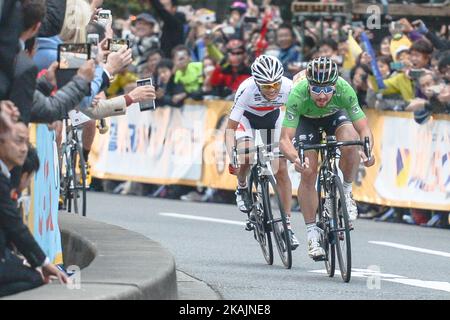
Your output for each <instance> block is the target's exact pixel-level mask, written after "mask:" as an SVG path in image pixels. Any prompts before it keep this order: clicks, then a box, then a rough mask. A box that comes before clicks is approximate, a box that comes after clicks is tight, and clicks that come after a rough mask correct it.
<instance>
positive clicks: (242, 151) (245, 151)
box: [236, 142, 280, 154]
mask: <svg viewBox="0 0 450 320" xmlns="http://www.w3.org/2000/svg"><path fill="white" fill-rule="evenodd" d="M279 146H280V143H278V142H275V143H272V144H268V145H264V146H255V147H251V148H242V149H236V152H237V154H249V153H253V152H257V151H258V150H260V149H261V148H266V149H268V147H270V148H271V149H275V148H277V147H279Z"/></svg>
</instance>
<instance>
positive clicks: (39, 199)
mask: <svg viewBox="0 0 450 320" xmlns="http://www.w3.org/2000/svg"><path fill="white" fill-rule="evenodd" d="M30 141H31V143H33V144H34V145H35V146H36V149H37V153H38V156H39V161H40V167H39V171H38V172H37V173H36V174H35V176H34V179H33V181H32V186H31V188H30V190H31V194H30V199H31V202H30V203H29V204H27V205H26V206H24V207H25V210H24V211H25V215H24V216H25V222H26V223H27V224H28V227H29V228H30V230H31V232H32V233H33V235H34V238H35V239H36V241H37V242H38V243H39V245H40V247H41V248H42V249H43V251H44V252H45V253H46V255H47V256H48V257H49V259H50V260H51V261H53V263H55V264H62V263H63V259H62V258H63V257H62V247H61V234H60V230H59V226H58V199H59V187H60V185H59V166H58V153H57V148H56V142H55V131H53V130H51V131H50V130H49V129H48V126H47V125H43V124H39V125H34V124H33V125H31V128H30Z"/></svg>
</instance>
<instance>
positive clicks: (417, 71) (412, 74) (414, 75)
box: [409, 69, 424, 80]
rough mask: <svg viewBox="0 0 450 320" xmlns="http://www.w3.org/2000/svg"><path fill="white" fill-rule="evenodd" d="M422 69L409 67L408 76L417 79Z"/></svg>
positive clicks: (421, 73)
mask: <svg viewBox="0 0 450 320" xmlns="http://www.w3.org/2000/svg"><path fill="white" fill-rule="evenodd" d="M423 73H424V71H423V70H422V69H411V70H410V71H409V77H410V78H411V79H413V80H418V79H419V78H420V77H421V76H422V75H423Z"/></svg>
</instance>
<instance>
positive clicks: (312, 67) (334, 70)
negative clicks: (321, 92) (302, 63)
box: [306, 57, 339, 86]
mask: <svg viewBox="0 0 450 320" xmlns="http://www.w3.org/2000/svg"><path fill="white" fill-rule="evenodd" d="M306 78H307V79H308V81H309V83H310V84H311V85H314V86H332V85H334V84H336V81H337V80H338V78H339V70H338V67H337V64H336V62H334V61H333V60H331V59H330V58H327V57H319V58H316V59H314V60H312V61H310V62H309V63H308V66H307V67H306Z"/></svg>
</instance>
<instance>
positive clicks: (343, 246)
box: [333, 175, 352, 282]
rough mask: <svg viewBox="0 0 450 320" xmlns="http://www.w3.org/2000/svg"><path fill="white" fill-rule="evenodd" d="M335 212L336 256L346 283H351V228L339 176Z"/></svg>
mask: <svg viewBox="0 0 450 320" xmlns="http://www.w3.org/2000/svg"><path fill="white" fill-rule="evenodd" d="M333 183H334V191H335V192H334V194H335V199H334V200H335V203H334V204H335V206H334V208H335V210H333V211H334V219H335V221H336V223H337V226H336V227H337V229H336V231H335V239H336V254H337V258H338V261H339V269H340V270H341V275H342V279H343V280H344V282H349V281H350V277H351V272H352V249H351V242H350V226H349V220H348V210H347V205H346V203H345V196H344V188H343V186H342V182H341V179H340V178H339V176H338V175H335V176H334V179H333Z"/></svg>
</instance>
